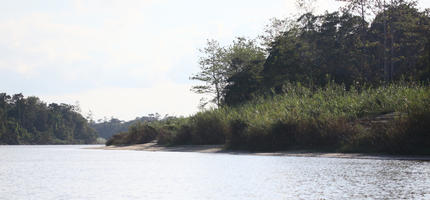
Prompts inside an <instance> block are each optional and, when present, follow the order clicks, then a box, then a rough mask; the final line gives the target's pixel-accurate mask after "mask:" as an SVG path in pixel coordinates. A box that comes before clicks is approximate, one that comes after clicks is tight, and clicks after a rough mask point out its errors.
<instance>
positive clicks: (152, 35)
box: [0, 0, 430, 120]
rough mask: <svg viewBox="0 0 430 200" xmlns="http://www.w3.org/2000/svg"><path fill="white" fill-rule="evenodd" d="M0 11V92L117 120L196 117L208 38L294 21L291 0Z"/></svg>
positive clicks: (62, 5)
mask: <svg viewBox="0 0 430 200" xmlns="http://www.w3.org/2000/svg"><path fill="white" fill-rule="evenodd" d="M0 3H1V6H0V92H7V93H8V94H15V93H23V94H24V95H25V96H38V97H40V98H41V99H42V100H43V101H46V102H48V103H50V102H57V103H69V104H75V102H76V101H78V102H79V104H80V106H81V108H82V111H83V113H84V115H85V113H87V112H88V111H89V110H91V111H92V112H93V114H94V116H95V118H96V119H98V118H102V117H104V116H106V117H110V116H114V117H117V118H120V119H123V120H129V119H133V118H135V117H137V116H143V115H147V114H149V113H155V112H158V113H161V114H170V115H189V114H192V113H194V112H196V111H197V105H198V103H199V99H200V98H201V97H202V96H201V95H196V94H193V93H192V92H190V88H191V86H192V85H194V84H196V82H192V81H190V80H189V77H190V75H191V74H193V73H196V72H198V70H199V66H198V64H197V60H198V57H199V52H198V49H199V48H202V47H204V45H205V43H206V39H217V40H219V41H221V43H223V44H228V43H229V42H230V41H232V40H233V39H234V38H235V37H237V36H245V37H250V38H254V37H256V36H257V35H259V34H261V33H262V31H263V27H264V25H266V24H267V23H268V22H269V19H270V18H273V17H277V18H282V17H286V16H289V15H291V14H293V13H295V12H296V7H295V3H294V1H293V0H269V1H262V0H217V1H203V0H180V1H178V0H140V1H139V0H87V1H83V0H63V1H61V0H41V1H36V0H27V1H24V0H13V1H9V0H0ZM425 4H430V3H429V2H426V3H425ZM315 6H316V8H318V10H320V11H321V10H325V9H335V7H336V4H335V3H334V1H333V0H320V1H319V2H318V3H317V4H315ZM424 6H425V7H430V6H429V5H424Z"/></svg>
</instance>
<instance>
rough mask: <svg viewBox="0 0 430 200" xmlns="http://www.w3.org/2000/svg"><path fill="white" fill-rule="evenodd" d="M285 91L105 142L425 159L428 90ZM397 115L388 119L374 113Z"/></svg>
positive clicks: (147, 125)
mask: <svg viewBox="0 0 430 200" xmlns="http://www.w3.org/2000/svg"><path fill="white" fill-rule="evenodd" d="M285 87H286V88H288V91H287V92H286V93H285V94H282V95H276V96H273V97H270V98H257V99H254V100H253V101H251V102H248V103H246V104H243V105H241V106H236V107H221V108H218V109H213V110H209V111H204V112H199V113H197V114H196V115H194V116H192V117H189V118H170V119H165V120H162V121H159V122H153V123H145V124H138V125H136V126H134V127H132V128H130V131H129V132H124V133H121V134H119V135H115V136H114V137H113V138H112V139H111V140H109V141H108V143H107V145H112V144H113V145H124V144H137V143H146V142H149V141H151V140H154V139H158V142H159V143H160V144H166V145H179V144H225V148H228V149H243V150H251V151H277V150H294V149H310V150H320V151H341V152H386V153H403V154H429V153H430V149H429V148H428V147H429V145H430V134H429V132H428V130H430V124H429V122H430V99H429V98H428V97H429V96H430V87H428V86H422V85H408V84H403V85H401V84H396V85H389V86H381V87H378V88H366V89H355V88H351V89H350V90H348V91H347V90H345V87H344V86H342V85H336V84H331V85H328V86H327V87H325V88H324V89H309V88H307V87H303V86H300V85H292V84H288V85H287V86H285ZM387 113H395V114H394V116H393V117H392V118H391V119H388V120H386V121H384V120H378V116H380V115H383V114H387Z"/></svg>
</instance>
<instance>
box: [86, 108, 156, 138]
mask: <svg viewBox="0 0 430 200" xmlns="http://www.w3.org/2000/svg"><path fill="white" fill-rule="evenodd" d="M159 118H160V115H159V114H158V113H156V114H150V115H149V116H143V117H137V118H136V119H134V120H130V121H121V120H119V119H116V118H113V117H112V118H111V119H110V120H107V119H105V120H104V121H103V120H98V122H97V123H96V122H95V121H93V120H92V119H91V117H89V122H90V126H91V128H93V129H94V130H96V132H97V133H98V135H99V136H100V137H102V138H104V139H109V138H111V137H112V135H114V134H116V133H121V132H125V131H127V130H128V129H129V127H131V126H132V125H134V124H136V123H139V122H141V123H143V122H152V121H156V120H158V119H159Z"/></svg>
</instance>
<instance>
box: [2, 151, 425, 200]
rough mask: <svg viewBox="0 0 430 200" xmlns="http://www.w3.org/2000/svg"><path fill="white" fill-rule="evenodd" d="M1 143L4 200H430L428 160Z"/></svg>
mask: <svg viewBox="0 0 430 200" xmlns="http://www.w3.org/2000/svg"><path fill="white" fill-rule="evenodd" d="M84 147H88V146H81V145H61V146H0V199H1V200H3V199H13V200H16V199H45V200H49V199H170V200H171V199H247V200H248V199H273V200H276V199H430V162H421V161H399V160H370V159H342V158H316V157H288V156H256V155H230V154H219V153H218V154H217V153H214V154H211V153H190V152H187V153H184V152H145V151H115V150H93V149H83V148H84Z"/></svg>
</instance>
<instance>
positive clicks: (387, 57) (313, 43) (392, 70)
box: [191, 0, 430, 106]
mask: <svg viewBox="0 0 430 200" xmlns="http://www.w3.org/2000/svg"><path fill="white" fill-rule="evenodd" d="M371 2H374V1H370V0H369V1H352V3H350V4H351V5H349V7H348V8H351V7H352V8H354V7H360V6H363V9H365V12H364V13H362V14H363V15H355V14H354V13H355V12H353V11H354V10H353V9H349V10H348V9H343V10H342V11H338V12H333V13H325V14H323V15H314V14H312V13H307V14H304V15H302V16H301V17H299V18H297V19H294V20H291V19H288V20H287V19H285V20H274V21H273V23H272V24H271V25H270V26H268V28H267V30H266V34H265V35H263V36H261V37H260V38H261V39H262V43H263V46H261V45H259V44H258V43H257V42H256V40H248V39H244V38H238V39H237V40H235V41H233V44H231V45H229V46H225V47H223V46H220V45H219V43H218V42H216V41H214V40H211V41H208V44H207V46H206V47H205V48H204V49H202V53H203V56H202V57H201V59H200V66H201V71H200V72H199V73H198V74H196V75H194V76H192V77H191V78H192V79H194V80H200V81H203V82H204V83H205V84H204V85H199V86H195V87H194V88H193V89H194V91H196V92H198V93H208V94H212V95H213V97H214V98H213V99H212V102H213V103H215V104H217V105H218V106H221V105H229V106H230V105H237V104H241V103H243V102H246V101H249V100H251V99H253V98H254V97H256V96H261V95H270V94H273V93H276V94H280V93H283V92H284V86H285V84H286V83H295V82H300V83H301V84H302V85H306V86H307V87H310V88H318V87H324V86H325V85H327V84H328V83H329V82H332V81H333V82H335V83H337V84H344V85H345V86H346V88H347V89H348V88H350V87H351V86H355V87H360V86H364V85H373V86H378V85H381V84H385V83H389V82H396V81H399V80H402V81H412V82H414V81H427V80H429V78H430V15H429V13H430V12H429V10H426V11H419V10H418V8H417V7H416V2H415V1H403V0H401V1H400V0H399V1H389V2H390V3H387V4H385V5H380V4H378V5H374V4H371ZM387 2H388V1H387ZM372 5H373V7H372ZM367 9H371V10H372V11H374V12H375V14H374V17H373V21H366V19H367V18H369V17H371V16H369V15H368V14H366V13H368V10H367Z"/></svg>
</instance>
